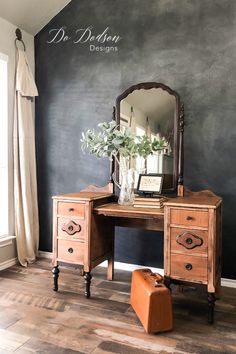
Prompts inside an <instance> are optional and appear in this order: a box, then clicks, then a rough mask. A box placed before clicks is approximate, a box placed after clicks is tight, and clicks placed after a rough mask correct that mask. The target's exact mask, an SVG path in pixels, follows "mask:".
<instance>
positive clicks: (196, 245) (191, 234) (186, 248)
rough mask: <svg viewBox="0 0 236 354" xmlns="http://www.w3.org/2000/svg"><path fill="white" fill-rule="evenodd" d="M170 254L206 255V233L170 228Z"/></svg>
mask: <svg viewBox="0 0 236 354" xmlns="http://www.w3.org/2000/svg"><path fill="white" fill-rule="evenodd" d="M170 235H171V252H179V253H185V254H193V255H194V254H205V255H206V254H207V238H208V231H204V230H194V229H192V230H187V229H181V228H175V227H173V228H171V229H170Z"/></svg>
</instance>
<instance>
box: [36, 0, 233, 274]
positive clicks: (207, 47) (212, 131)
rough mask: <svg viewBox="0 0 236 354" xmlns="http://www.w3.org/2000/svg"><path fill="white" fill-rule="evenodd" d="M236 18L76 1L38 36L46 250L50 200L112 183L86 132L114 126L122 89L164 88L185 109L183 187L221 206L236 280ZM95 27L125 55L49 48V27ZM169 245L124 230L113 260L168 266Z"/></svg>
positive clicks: (221, 5)
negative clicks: (90, 151)
mask: <svg viewBox="0 0 236 354" xmlns="http://www.w3.org/2000/svg"><path fill="white" fill-rule="evenodd" d="M235 18H236V1H232V0H207V1H199V0H178V1H177V0H146V1H144V0H112V1H111V0H99V1H97V0H89V1H88V0H74V1H72V2H71V3H70V4H69V5H68V6H67V7H66V8H65V9H63V10H62V11H61V12H60V13H59V14H58V15H57V16H56V17H55V18H54V19H53V20H52V21H51V22H50V23H49V24H48V25H47V26H46V27H45V28H44V29H43V30H42V31H41V32H40V33H39V34H38V35H37V36H36V38H35V48H36V81H37V85H38V89H39V98H38V99H37V102H36V140H37V169H38V191H39V212H40V228H41V235H40V249H41V250H45V251H50V250H51V242H52V221H51V218H52V203H51V196H52V195H55V194H58V193H65V192H71V191H78V190H80V189H81V188H82V187H84V186H86V185H88V184H90V183H93V184H98V185H103V184H105V183H106V182H107V179H108V176H109V167H108V162H107V161H106V160H96V159H95V158H94V157H92V156H88V155H84V154H83V153H82V152H81V149H80V136H81V132H82V131H84V130H86V129H87V128H91V127H95V126H96V125H97V123H99V122H101V121H109V120H110V119H111V116H112V114H111V113H112V106H113V105H114V104H115V98H116V97H117V96H118V95H119V94H120V93H121V92H123V91H124V89H126V88H127V87H129V86H131V85H133V84H136V83H139V82H143V81H157V82H163V83H165V84H166V85H168V86H170V87H172V88H173V89H174V90H176V91H177V92H179V94H180V96H181V98H182V100H183V102H184V103H185V114H186V115H185V121H186V127H185V184H186V185H187V186H188V187H189V188H192V189H193V190H199V189H211V190H212V191H214V192H215V193H217V194H219V195H221V196H222V197H223V198H224V214H223V276H224V277H230V278H236V274H235V254H236V235H235V230H236V217H235V210H236V163H235V146H236V118H235V112H236V99H235V92H236V47H235V43H236V42H235V33H236V22H235ZM89 25H92V26H93V27H94V31H95V32H96V33H97V34H98V33H101V32H102V31H103V30H104V29H105V28H106V27H107V26H109V27H110V32H111V33H112V34H113V35H114V34H119V35H120V36H121V37H122V39H121V40H120V42H119V43H117V46H118V51H117V52H110V53H104V52H90V51H89V46H88V44H83V45H81V44H75V43H73V42H72V40H70V41H67V42H64V43H58V44H48V43H47V40H49V39H50V38H51V37H49V30H50V29H52V28H60V27H61V26H66V27H67V30H68V33H69V35H72V34H73V32H74V31H75V30H76V29H78V28H85V27H87V26H89ZM139 234H140V235H139ZM162 247H163V244H162V236H161V235H159V234H158V235H155V233H153V232H150V233H148V232H146V233H144V232H141V231H135V230H125V231H124V230H120V229H119V230H118V237H117V238H116V259H117V260H119V261H124V262H126V261H127V262H133V263H137V264H149V265H155V266H161V265H162Z"/></svg>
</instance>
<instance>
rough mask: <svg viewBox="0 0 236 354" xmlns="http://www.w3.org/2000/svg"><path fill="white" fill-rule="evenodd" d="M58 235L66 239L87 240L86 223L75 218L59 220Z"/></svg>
mask: <svg viewBox="0 0 236 354" xmlns="http://www.w3.org/2000/svg"><path fill="white" fill-rule="evenodd" d="M57 235H58V236H59V237H62V238H65V239H71V240H72V239H80V240H84V238H85V221H84V220H80V219H73V218H70V219H69V218H58V219H57Z"/></svg>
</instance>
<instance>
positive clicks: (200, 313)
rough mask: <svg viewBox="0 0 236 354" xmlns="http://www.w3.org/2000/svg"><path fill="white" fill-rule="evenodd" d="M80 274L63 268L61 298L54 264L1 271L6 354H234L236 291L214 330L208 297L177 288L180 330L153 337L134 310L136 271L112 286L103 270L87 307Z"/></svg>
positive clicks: (0, 346) (229, 292)
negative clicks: (132, 296) (133, 277)
mask: <svg viewBox="0 0 236 354" xmlns="http://www.w3.org/2000/svg"><path fill="white" fill-rule="evenodd" d="M79 273H80V272H79V269H74V268H67V267H61V273H60V277H59V291H58V292H57V293H55V292H53V291H52V274H51V265H50V262H49V261H48V260H45V259H41V260H39V261H38V262H37V263H36V264H33V265H31V266H30V267H28V268H22V267H20V266H18V265H17V266H14V267H11V268H9V269H7V270H4V271H1V272H0V354H3V353H4V354H6V353H17V354H30V353H31V354H32V353H50V354H54V353H55V354H64V353H69V354H73V353H92V354H107V353H119V354H126V353H127V354H148V353H150V354H151V353H161V354H164V353H199V354H200V353H201V354H213V353H214V354H215V353H224V354H226V353H236V289H230V288H223V291H222V297H221V300H218V301H217V302H216V312H215V324H214V325H213V326H210V325H208V324H207V320H206V309H207V305H206V295H205V293H203V292H202V291H200V290H196V289H189V288H185V290H184V292H183V293H179V292H177V289H173V301H174V326H175V328H174V330H173V331H172V332H168V333H163V334H156V335H148V334H146V333H145V332H144V330H143V328H142V326H141V324H140V322H139V320H138V318H137V316H136V315H135V313H134V312H133V310H132V308H131V307H130V305H129V291H130V279H131V273H130V272H125V271H116V272H115V281H113V282H108V281H106V269H104V268H101V267H97V268H96V269H95V270H94V271H93V279H92V286H91V291H92V297H91V299H89V300H87V299H85V297H84V295H83V291H84V284H83V277H81V276H80V275H79Z"/></svg>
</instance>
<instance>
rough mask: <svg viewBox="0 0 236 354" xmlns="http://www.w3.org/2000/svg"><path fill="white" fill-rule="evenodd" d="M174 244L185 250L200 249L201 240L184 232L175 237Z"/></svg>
mask: <svg viewBox="0 0 236 354" xmlns="http://www.w3.org/2000/svg"><path fill="white" fill-rule="evenodd" d="M176 242H177V243H178V244H180V245H181V246H183V247H184V248H186V249H193V248H195V247H200V246H201V245H202V244H203V238H201V237H199V236H198V235H195V234H194V233H192V232H189V231H186V232H184V233H182V234H179V235H177V236H176Z"/></svg>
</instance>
